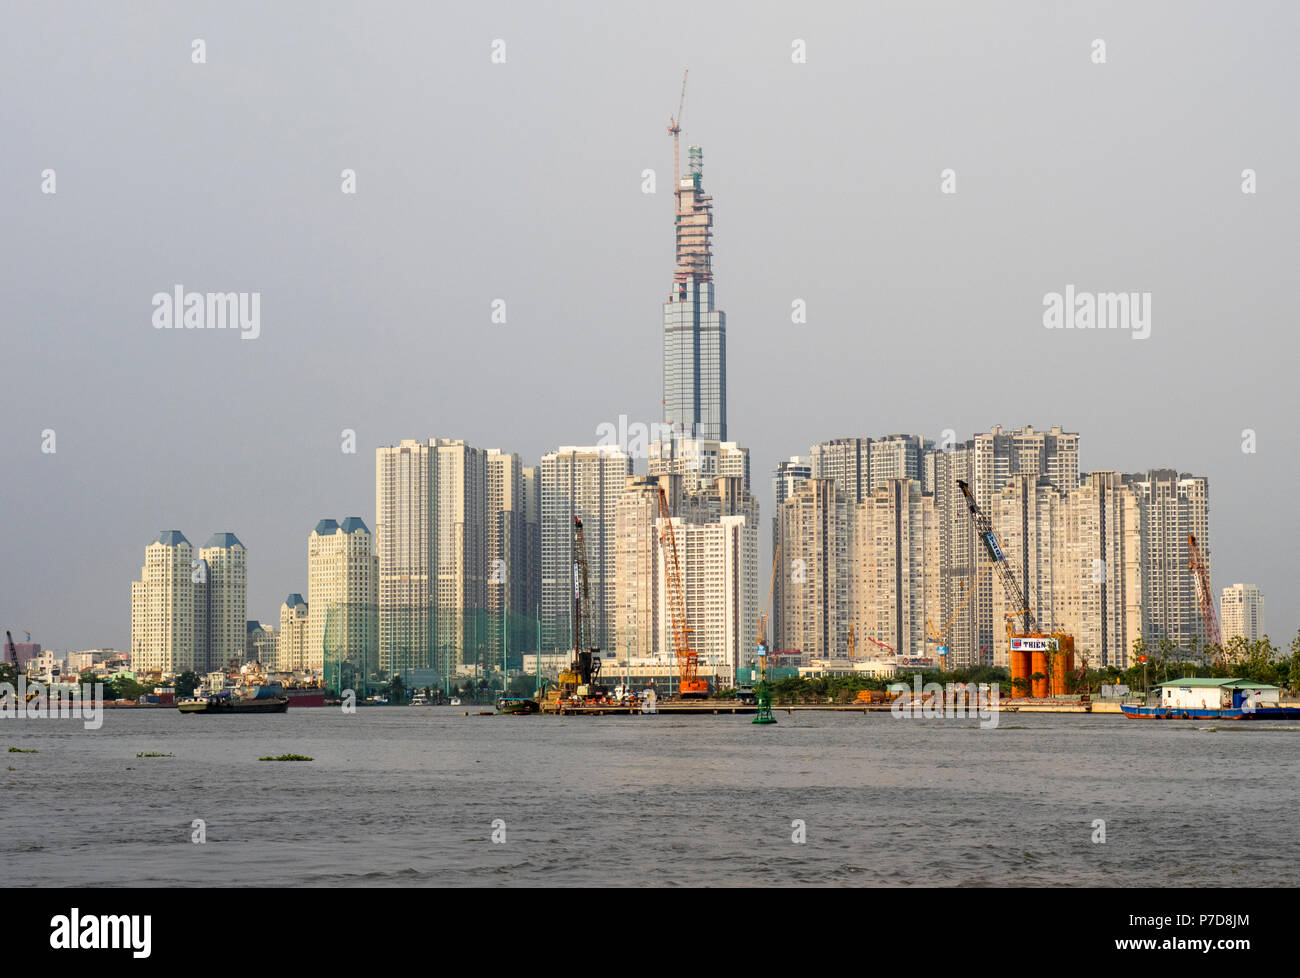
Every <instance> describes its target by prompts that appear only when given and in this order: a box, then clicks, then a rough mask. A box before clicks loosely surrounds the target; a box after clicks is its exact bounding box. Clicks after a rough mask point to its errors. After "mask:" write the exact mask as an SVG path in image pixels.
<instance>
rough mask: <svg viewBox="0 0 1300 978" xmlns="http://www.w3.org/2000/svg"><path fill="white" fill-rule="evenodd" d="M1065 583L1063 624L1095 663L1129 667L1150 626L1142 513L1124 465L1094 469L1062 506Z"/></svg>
mask: <svg viewBox="0 0 1300 978" xmlns="http://www.w3.org/2000/svg"><path fill="white" fill-rule="evenodd" d="M1061 516H1062V519H1063V521H1064V524H1065V526H1064V529H1063V531H1062V532H1061V534H1060V535H1061V538H1062V540H1063V552H1062V553H1061V555H1060V562H1061V564H1062V569H1061V571H1060V573H1059V575H1058V580H1059V581H1060V587H1061V591H1060V592H1058V595H1057V598H1056V602H1055V606H1056V607H1055V612H1056V622H1055V624H1056V625H1057V626H1058V627H1059V628H1060V629H1061V630H1062V631H1064V632H1066V633H1067V634H1070V635H1073V636H1074V648H1075V658H1076V661H1079V664H1080V665H1082V664H1083V663H1082V661H1081V660H1082V657H1084V656H1086V657H1087V659H1088V666H1089V668H1093V669H1098V668H1101V667H1103V666H1116V667H1118V668H1120V669H1126V668H1128V667H1129V666H1130V665H1132V663H1131V662H1130V661H1129V655H1130V653H1131V652H1132V649H1133V643H1134V642H1135V641H1136V640H1137V638H1138V637H1139V636H1140V635H1141V634H1142V514H1141V509H1140V506H1139V500H1138V496H1137V494H1136V493H1135V492H1134V491H1133V490H1132V489H1131V488H1129V487H1128V486H1126V485H1124V483H1123V477H1122V476H1121V475H1120V474H1119V473H1117V472H1093V473H1091V474H1089V475H1088V476H1087V477H1086V478H1085V479H1084V480H1083V483H1082V484H1081V485H1080V486H1079V487H1078V488H1076V489H1074V490H1072V491H1071V492H1069V493H1067V494H1066V497H1065V505H1064V507H1063V509H1062V512H1061Z"/></svg>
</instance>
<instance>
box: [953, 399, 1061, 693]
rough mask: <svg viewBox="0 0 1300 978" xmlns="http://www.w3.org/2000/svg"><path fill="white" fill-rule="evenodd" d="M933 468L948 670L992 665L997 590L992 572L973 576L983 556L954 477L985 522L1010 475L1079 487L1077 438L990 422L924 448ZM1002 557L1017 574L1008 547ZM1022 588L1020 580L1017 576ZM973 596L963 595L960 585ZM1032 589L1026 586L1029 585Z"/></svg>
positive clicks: (997, 633)
mask: <svg viewBox="0 0 1300 978" xmlns="http://www.w3.org/2000/svg"><path fill="white" fill-rule="evenodd" d="M931 455H932V459H933V467H934V496H935V508H936V512H937V515H938V519H939V532H940V543H939V547H940V593H941V601H942V610H941V612H940V613H941V614H942V615H943V618H944V620H945V621H948V620H949V618H952V624H951V626H950V628H949V633H948V647H949V656H948V658H949V662H948V665H949V667H951V668H970V667H972V666H977V665H992V664H993V662H994V659H995V657H999V656H1001V655H1002V654H1003V651H1004V650H1001V648H1000V647H1001V646H1003V645H1005V644H1006V624H1005V619H1003V620H996V619H995V614H994V610H993V603H994V591H995V589H998V591H999V593H1000V590H1001V589H1000V587H999V586H998V584H997V583H996V582H995V581H994V580H993V575H992V574H991V573H990V574H984V575H982V576H979V577H978V580H976V575H978V574H979V572H980V571H981V570H982V569H983V568H984V566H985V564H986V563H987V561H988V556H987V554H986V553H985V552H984V547H983V544H982V543H980V542H979V540H978V539H977V538H976V536H975V534H974V533H973V532H972V525H971V518H970V513H969V512H968V508H967V505H966V501H965V498H964V497H963V495H962V493H961V490H960V489H958V487H957V484H956V483H957V480H958V479H961V480H964V481H965V482H967V483H968V484H969V485H970V488H971V492H972V493H973V494H974V496H975V500H976V502H977V503H978V505H979V507H980V509H981V510H982V511H983V512H984V513H986V514H988V515H989V518H990V519H993V501H994V498H995V496H996V495H997V494H998V493H1000V492H1001V491H1002V490H1003V489H1004V488H1006V487H1007V486H1008V485H1011V484H1012V483H1013V481H1014V479H1015V478H1016V477H1017V476H1030V477H1033V479H1034V480H1035V481H1034V485H1035V486H1037V485H1039V484H1041V485H1045V486H1049V487H1051V488H1053V489H1056V490H1059V491H1062V492H1065V491H1069V490H1071V489H1074V488H1075V487H1076V486H1077V485H1078V484H1079V436H1078V435H1077V434H1075V433H1073V432H1066V431H1062V430H1061V428H1060V427H1059V426H1057V427H1052V428H1050V429H1048V430H1047V431H1038V430H1036V429H1034V428H1032V427H1030V426H1025V427H1024V428H1019V429H1015V430H1012V431H1006V430H1004V429H1003V428H1002V427H1001V426H1000V425H995V426H994V427H992V428H991V429H990V430H989V431H987V432H983V433H980V434H977V435H975V436H974V437H973V438H970V439H968V440H967V441H966V442H961V443H957V444H954V445H948V446H945V447H944V448H942V449H940V450H937V451H934V452H932V453H931ZM1004 549H1006V550H1007V558H1008V560H1010V561H1011V562H1012V567H1013V569H1014V570H1015V571H1016V573H1017V574H1018V575H1023V574H1024V572H1025V564H1024V560H1023V559H1022V558H1021V555H1020V554H1019V552H1018V551H1017V550H1016V549H1015V548H1013V547H1006V548H1004ZM1021 586H1022V588H1023V587H1024V582H1023V580H1022V581H1021ZM969 587H974V588H975V593H974V596H973V597H971V598H969V599H967V593H966V591H967V588H969ZM1030 590H1031V591H1032V590H1033V588H1032V587H1031V588H1030Z"/></svg>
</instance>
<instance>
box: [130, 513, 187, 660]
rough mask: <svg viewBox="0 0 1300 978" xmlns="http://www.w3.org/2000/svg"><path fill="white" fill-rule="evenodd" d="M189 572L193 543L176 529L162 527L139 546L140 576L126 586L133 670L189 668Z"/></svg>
mask: <svg viewBox="0 0 1300 978" xmlns="http://www.w3.org/2000/svg"><path fill="white" fill-rule="evenodd" d="M195 570H196V567H195V557H194V547H193V545H191V543H190V542H189V541H188V540H187V539H185V534H183V533H182V532H181V531H180V530H163V531H162V532H161V533H159V534H158V538H157V539H156V540H155V541H154V542H153V543H151V544H149V546H147V547H146V548H145V551H144V567H143V568H142V569H141V571H140V580H138V581H134V582H133V583H132V584H131V663H132V666H133V667H134V669H135V670H136V672H137V673H151V672H158V673H180V672H186V671H188V670H191V669H193V668H194V667H195V653H196V647H197V644H198V639H199V638H200V632H199V630H198V628H197V627H196V623H195V616H194V597H195V582H194V579H193V574H194V572H195Z"/></svg>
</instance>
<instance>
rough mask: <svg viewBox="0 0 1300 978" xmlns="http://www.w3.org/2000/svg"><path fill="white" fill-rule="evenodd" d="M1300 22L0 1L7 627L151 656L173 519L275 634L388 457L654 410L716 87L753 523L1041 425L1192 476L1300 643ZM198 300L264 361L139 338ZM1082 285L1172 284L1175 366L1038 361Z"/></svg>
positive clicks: (367, 509) (1213, 15)
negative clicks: (216, 549)
mask: <svg viewBox="0 0 1300 978" xmlns="http://www.w3.org/2000/svg"><path fill="white" fill-rule="evenodd" d="M1298 27H1300V10H1298V9H1297V8H1296V7H1295V5H1294V4H1288V3H1283V2H1277V3H1266V2H1259V0H1248V2H1244V3H1240V4H1233V5H1227V4H1216V3H1195V2H1156V0H1150V2H1142V3H1131V2H1130V3H1100V2H1096V3H1063V2H1062V3H1044V2H1040V0H1024V2H1000V3H999V2H990V3H980V4H970V3H963V2H935V3H927V4H915V3H905V2H897V3H886V4H871V5H862V4H857V3H847V2H846V3H817V2H812V3H801V4H792V3H781V4H777V3H761V2H760V3H749V4H746V5H745V6H744V7H743V8H742V7H741V6H740V5H738V4H735V3H730V4H723V3H701V2H696V3H675V2H660V3H655V4H651V5H648V6H647V5H635V6H633V5H613V4H603V3H596V2H591V3H588V2H572V3H536V2H534V3H522V2H521V3H491V4H481V5H471V4H429V3H392V2H389V3H383V2H379V3H365V4H361V3H351V4H340V3H324V4H312V5H310V6H308V5H302V4H275V5H263V4H258V3H250V2H223V3H207V2H195V3H185V4H164V3H135V4H130V5H108V4H99V3H91V2H84V3H72V2H64V3H55V4H49V3H21V2H14V0H10V2H8V3H6V4H5V5H4V6H3V8H2V9H0V92H3V93H4V94H3V97H0V131H3V132H4V134H5V136H4V139H3V141H0V228H3V234H2V235H0V300H2V304H0V317H2V318H0V323H2V327H0V335H2V336H3V348H2V353H0V365H2V369H0V458H3V460H4V466H3V469H4V472H5V474H6V478H5V480H4V486H3V489H0V500H3V504H4V505H3V510H2V512H3V517H4V547H3V551H4V557H3V560H0V627H2V628H10V629H12V630H13V631H14V632H15V637H16V638H17V639H18V640H22V637H23V636H22V634H21V633H22V632H23V631H30V632H31V633H32V639H33V641H38V642H41V643H42V644H43V645H44V646H45V647H46V648H53V649H57V650H64V649H68V650H75V649H83V648H101V647H115V648H121V649H126V648H128V647H129V640H130V585H131V581H132V580H134V579H136V578H138V576H139V574H140V569H141V565H142V564H143V560H144V548H145V547H146V546H147V545H148V544H149V543H150V542H151V541H152V540H153V539H154V538H155V537H156V536H157V534H158V532H159V530H162V529H181V530H183V531H184V532H185V534H186V535H187V537H188V538H189V539H190V541H191V542H192V543H193V544H194V545H195V546H196V547H197V546H200V545H202V544H203V543H204V542H205V541H206V540H207V538H208V536H209V535H210V534H212V533H213V532H217V531H234V532H235V533H236V534H237V535H238V536H239V538H240V540H241V541H242V542H243V543H244V544H245V546H246V547H247V548H248V566H249V582H248V616H249V617H250V618H256V619H262V620H268V621H275V622H278V617H279V606H280V603H281V602H282V601H283V600H284V598H285V596H286V595H288V594H289V593H291V592H295V591H298V592H305V591H306V589H307V580H306V577H307V554H306V547H307V536H308V534H309V533H310V532H311V530H312V528H313V527H314V526H315V524H316V522H317V521H318V520H320V519H322V518H325V517H332V518H335V519H342V518H343V517H345V516H353V515H356V516H361V517H362V518H363V519H365V520H366V522H367V524H368V525H370V526H371V527H372V529H373V525H374V509H375V504H374V449H375V448H376V447H377V446H379V445H385V444H393V443H395V442H397V441H399V440H401V439H403V438H418V439H427V438H431V437H448V438H464V439H466V440H467V441H469V442H470V443H471V444H473V445H476V446H479V447H484V448H501V449H503V450H508V451H516V452H519V453H520V454H521V455H522V456H523V457H524V459H525V462H526V464H532V463H535V462H536V461H537V460H538V459H539V458H540V457H541V455H542V454H543V453H545V452H547V451H549V450H551V449H553V448H555V447H557V446H559V445H573V444H593V443H595V442H596V441H597V434H596V432H597V429H598V428H599V426H600V425H601V424H603V423H613V424H617V422H618V419H619V416H620V415H626V416H627V417H628V419H629V421H630V422H633V423H635V422H638V421H639V422H642V423H644V424H647V425H648V424H649V423H650V422H653V421H657V420H660V417H659V401H660V397H661V396H662V394H661V383H662V362H661V325H662V303H663V301H664V299H665V298H666V296H667V292H668V288H669V286H670V283H671V276H672V268H673V230H672V194H671V172H672V140H671V137H670V136H669V135H668V133H667V131H666V127H667V125H668V120H669V116H670V115H672V114H673V113H675V112H676V109H677V105H678V99H679V96H680V91H681V79H682V71H683V69H684V68H689V69H690V79H689V83H688V89H687V94H686V106H685V112H684V116H683V120H682V122H683V129H684V131H683V133H682V139H683V143H682V145H683V153H684V147H685V146H686V145H689V144H699V145H701V146H703V148H704V186H705V189H706V190H707V191H708V192H709V193H711V194H712V195H713V197H714V205H715V207H714V214H715V228H714V230H715V236H714V262H713V269H714V275H715V280H716V283H717V296H718V305H719V307H720V308H722V309H723V310H725V311H726V313H727V330H728V355H729V360H728V386H729V404H728V421H729V426H730V432H729V434H730V437H731V438H732V439H733V440H735V441H738V442H739V443H740V444H742V445H744V446H746V447H748V448H749V449H750V452H751V458H752V473H753V481H754V488H755V491H756V492H757V494H758V496H759V499H760V502H761V504H762V507H763V514H762V515H763V521H764V525H765V526H766V525H767V521H768V519H769V517H770V516H771V506H772V495H771V484H770V477H771V472H772V469H773V467H774V466H775V464H776V463H777V461H778V460H780V459H782V458H786V457H788V456H790V455H795V454H798V455H804V454H806V453H807V451H808V447H809V445H811V444H813V443H815V442H818V441H822V440H824V439H828V438H834V437H844V436H850V435H857V436H872V435H880V434H887V433H893V432H909V433H916V434H920V435H923V436H925V437H928V438H934V439H936V440H938V439H940V438H941V437H942V432H943V431H944V430H945V429H952V430H954V431H955V432H957V435H958V437H959V438H961V439H965V438H968V437H970V436H971V435H972V434H974V433H975V432H978V431H987V430H988V429H989V428H990V427H991V426H992V425H995V424H1001V425H1003V426H1004V427H1008V428H1010V427H1018V426H1021V425H1025V424H1032V425H1034V426H1036V427H1040V428H1046V427H1048V426H1050V425H1053V424H1059V425H1062V426H1063V427H1064V428H1065V429H1066V430H1069V431H1077V432H1079V433H1080V435H1081V439H1080V467H1081V469H1082V470H1085V471H1088V470H1103V469H1116V470H1122V471H1139V470H1144V469H1147V468H1152V467H1170V468H1176V469H1179V470H1180V471H1184V472H1191V473H1194V474H1197V475H1204V476H1207V477H1208V478H1209V480H1210V512H1211V523H1210V526H1211V532H1210V540H1209V549H1210V553H1211V558H1212V566H1213V587H1214V591H1215V594H1216V597H1217V595H1218V592H1219V590H1220V589H1221V588H1222V587H1224V586H1226V585H1228V584H1232V583H1234V582H1237V581H1244V582H1249V583H1255V584H1258V585H1259V586H1260V587H1261V588H1262V590H1263V592H1264V595H1265V601H1266V624H1267V626H1268V631H1269V633H1270V635H1271V636H1272V637H1273V638H1274V640H1275V641H1278V640H1280V641H1281V642H1282V643H1285V642H1287V641H1289V640H1290V638H1291V637H1292V636H1293V635H1295V633H1296V630H1297V626H1298V625H1300V615H1298V614H1297V613H1296V611H1295V610H1294V600H1293V598H1294V594H1295V584H1296V572H1295V566H1296V559H1295V557H1294V555H1292V554H1291V552H1290V546H1291V542H1292V541H1293V540H1294V539H1295V538H1296V537H1297V531H1298V530H1300V525H1298V524H1300V517H1298V516H1297V513H1300V507H1297V506H1295V505H1294V503H1293V501H1292V498H1291V497H1292V495H1293V492H1294V485H1295V482H1296V479H1297V475H1300V464H1298V463H1297V453H1296V451H1295V439H1294V431H1293V426H1294V424H1295V419H1296V416H1297V411H1296V407H1297V401H1298V399H1300V395H1297V393H1296V386H1295V384H1294V380H1293V376H1292V375H1293V373H1294V364H1295V361H1296V353H1297V343H1296V340H1295V330H1296V318H1297V317H1296V305H1295V288H1294V281H1295V257H1296V253H1295V231H1296V217H1297V211H1298V204H1300V199H1298V193H1297V176H1296V175H1297V173H1298V172H1300V152H1298V151H1300V146H1298V142H1300V135H1298V134H1297V129H1296V126H1295V118H1296V106H1295V97H1296V92H1297V91H1300V77H1298V76H1300V64H1298V63H1297V61H1296V59H1295V58H1294V52H1293V50H1292V39H1293V38H1294V37H1295V36H1296V34H1297V28H1298ZM195 39H201V40H202V41H203V42H204V54H205V58H206V60H205V62H204V63H195V62H194V60H193V58H194V50H195V49H194V43H193V42H194V41H195ZM1097 40H1101V41H1104V44H1105V60H1104V63H1098V62H1097V61H1096V57H1097V52H1098V48H1097V46H1096V45H1095V43H1094V42H1095V41H1097ZM497 42H503V44H502V43H497ZM799 42H802V45H800V44H799ZM801 50H802V51H803V52H804V54H805V57H804V59H803V60H802V61H801V60H799V59H798V57H797V55H798V54H799V52H800V51H801ZM494 55H495V57H494ZM502 55H504V58H503V57H502ZM345 169H351V170H353V171H354V172H355V174H356V184H355V186H356V192H355V193H354V194H345V193H343V192H342V184H343V180H342V172H343V171H344V170H345ZM647 169H653V170H654V171H655V174H656V189H657V192H656V193H654V194H648V193H643V185H644V179H643V171H645V170H647ZM949 169H950V170H952V171H953V175H954V177H955V188H956V192H955V193H943V192H942V188H941V181H942V174H943V171H945V170H949ZM1247 169H1250V170H1253V171H1254V172H1255V180H1256V187H1255V189H1256V192H1255V193H1251V194H1247V193H1243V192H1242V187H1243V170H1247ZM47 170H53V171H54V177H55V191H56V192H54V193H44V192H42V190H43V186H48V180H47V178H46V176H45V175H44V173H45V171H47ZM178 284H180V285H182V286H183V287H184V289H185V290H186V291H197V292H229V291H234V292H249V293H253V292H256V293H260V296H261V300H260V301H261V322H260V334H259V335H258V336H257V338H256V339H244V338H243V337H242V336H241V335H240V333H239V331H237V330H185V329H176V330H166V329H155V328H154V326H153V314H154V307H153V297H154V295H155V294H156V293H159V292H167V293H170V292H171V291H172V290H173V289H174V288H175V287H176V285H178ZM1067 285H1073V286H1074V287H1075V288H1076V290H1079V291H1091V292H1098V293H1101V292H1121V291H1122V292H1138V293H1150V294H1151V309H1152V322H1151V330H1150V335H1149V336H1148V337H1147V338H1145V339H1141V340H1137V339H1134V337H1133V335H1132V333H1131V332H1130V331H1126V330H1105V331H1097V330H1068V331H1067V330H1048V329H1045V328H1044V326H1043V321H1042V317H1043V309H1044V306H1043V300H1044V296H1046V295H1047V294H1049V293H1052V292H1063V291H1064V290H1065V288H1066V286H1067ZM497 300H501V301H503V302H504V309H505V320H506V321H505V322H494V321H493V308H494V306H493V304H494V302H497ZM797 300H802V302H803V303H805V304H806V309H807V317H806V318H807V321H806V322H804V323H794V322H792V316H791V310H792V303H794V302H796V301H797ZM496 308H498V309H500V308H501V307H500V306H497V307H496ZM498 318H500V317H498ZM345 429H350V430H352V431H354V432H355V433H356V452H355V453H353V454H349V453H346V452H344V451H342V450H341V449H342V444H343V434H342V433H343V431H344V430H345ZM1247 429H1249V430H1250V431H1251V432H1253V433H1254V434H1253V437H1254V446H1253V447H1254V451H1251V452H1247V451H1243V441H1244V439H1245V436H1244V435H1243V432H1245V431H1246V430H1247ZM49 431H52V432H53V433H54V442H53V446H52V447H53V448H54V449H55V450H54V451H53V452H50V451H48V448H49V447H51V445H50V440H49V437H48V436H47V435H46V432H49ZM43 449H46V450H43ZM644 468H645V463H644V462H641V463H640V465H639V467H638V470H639V471H644ZM760 536H761V537H762V538H763V539H764V541H765V543H766V538H767V533H766V531H765V532H764V533H762V534H760Z"/></svg>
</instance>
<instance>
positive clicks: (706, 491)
mask: <svg viewBox="0 0 1300 978" xmlns="http://www.w3.org/2000/svg"><path fill="white" fill-rule="evenodd" d="M686 482H687V480H686V478H685V477H684V476H683V475H680V474H661V475H651V476H630V477H628V479H627V480H626V486H625V489H624V491H623V492H622V493H621V494H620V496H619V498H618V501H617V505H616V515H615V527H614V547H613V550H614V581H615V594H614V615H613V618H614V635H615V644H614V645H613V647H611V648H610V649H609V650H608V655H607V656H606V661H607V662H610V664H611V666H613V664H614V663H615V662H628V661H631V660H637V659H649V658H652V657H658V658H659V659H660V660H661V661H664V662H670V661H672V658H673V654H674V652H675V644H674V638H673V630H672V621H673V617H672V616H673V611H672V608H673V605H672V592H671V590H670V586H669V582H670V580H671V575H670V561H671V552H672V551H671V548H670V547H668V546H667V545H666V543H665V539H666V526H667V522H668V521H667V520H666V519H665V518H664V516H663V514H662V509H661V504H660V501H659V488H660V486H662V487H663V489H664V494H665V499H666V501H667V504H668V511H669V513H670V514H671V517H670V519H671V521H672V536H673V541H674V542H675V544H676V550H677V561H678V567H679V569H680V575H681V585H682V598H683V603H684V611H685V615H686V624H687V627H688V628H689V629H690V631H691V648H692V649H693V650H694V651H695V652H696V654H697V655H698V657H699V662H700V668H701V670H702V671H703V672H705V673H706V674H708V675H711V676H714V677H716V678H717V681H718V682H720V683H723V684H726V685H729V684H731V683H732V682H734V679H735V670H736V669H737V667H739V666H740V665H742V664H745V663H747V662H748V659H749V657H751V656H752V653H753V642H754V624H755V621H756V619H757V617H758V601H759V597H758V587H759V585H758V543H759V531H758V525H759V516H758V502H757V500H756V499H754V497H753V495H752V493H750V492H748V491H747V490H746V489H745V487H744V478H743V476H740V475H736V476H730V477H720V478H717V479H715V480H714V481H713V484H712V485H711V486H709V487H707V488H703V489H700V490H699V491H696V492H687V491H685V490H684V488H683V486H684V485H685V484H686Z"/></svg>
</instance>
